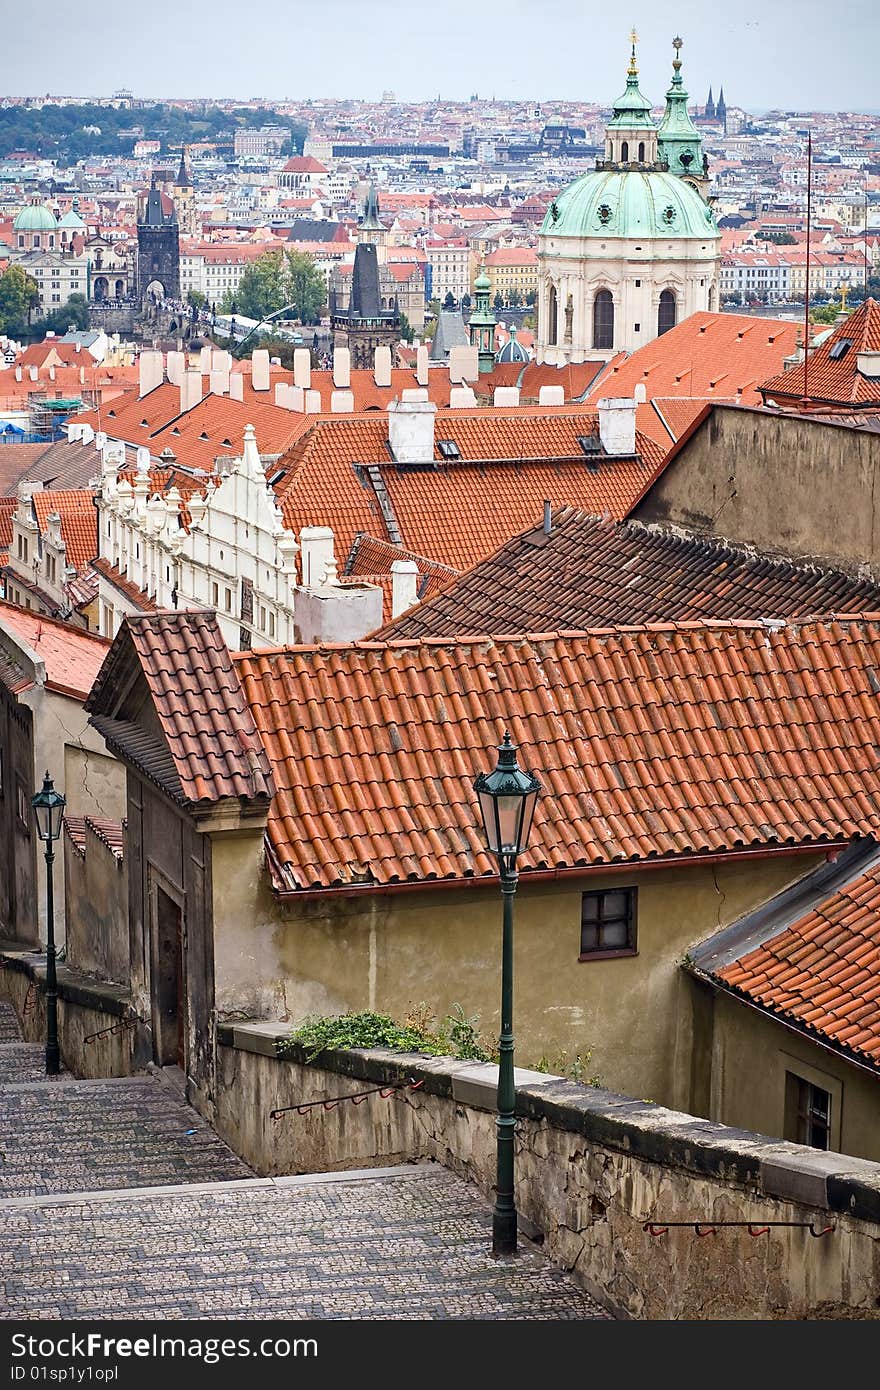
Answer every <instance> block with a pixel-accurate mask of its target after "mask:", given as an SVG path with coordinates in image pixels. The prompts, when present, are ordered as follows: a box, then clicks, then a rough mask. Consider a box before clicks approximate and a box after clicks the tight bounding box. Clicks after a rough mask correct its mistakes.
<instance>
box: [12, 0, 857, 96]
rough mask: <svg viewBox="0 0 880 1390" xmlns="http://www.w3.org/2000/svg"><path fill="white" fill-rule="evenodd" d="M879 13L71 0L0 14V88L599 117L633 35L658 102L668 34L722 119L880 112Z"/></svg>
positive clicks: (657, 5)
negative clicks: (488, 106)
mask: <svg viewBox="0 0 880 1390" xmlns="http://www.w3.org/2000/svg"><path fill="white" fill-rule="evenodd" d="M629 9H631V10H632V13H631V14H630V13H628V12H627V10H629ZM609 16H610V18H609ZM878 16H880V4H878V0H799V3H797V4H790V3H785V0H764V2H763V3H762V4H761V3H755V0H712V2H710V0H675V3H668V0H654V2H653V3H651V4H650V5H648V4H646V3H645V0H641V4H638V3H635V0H631V4H630V6H628V7H626V8H624V7H623V6H616V5H614V4H613V3H612V4H609V3H607V0H602V3H599V0H497V2H493V0H482V3H476V0H425V3H419V0H405V3H402V2H401V0H329V3H328V4H326V5H323V4H322V3H321V2H320V0H307V2H306V0H286V3H285V0H282V3H281V4H277V3H276V4H274V5H271V6H269V5H265V4H260V3H259V2H258V3H251V4H246V3H242V0H145V3H139V0H129V3H126V4H116V5H112V6H109V7H106V8H105V9H104V10H102V11H101V12H100V15H98V12H92V11H89V10H83V9H82V8H81V7H78V6H76V5H71V4H70V0H41V3H40V4H39V5H38V6H37V7H36V8H33V9H28V8H26V7H22V6H21V4H20V3H18V0H0V33H2V34H3V48H4V63H3V91H4V92H5V93H7V94H9V95H14V96H19V95H25V96H26V95H39V94H43V93H46V92H52V93H55V94H60V95H79V94H87V95H96V96H106V95H109V94H110V93H111V92H113V91H115V90H116V89H118V88H120V87H129V88H131V90H132V91H133V92H135V93H136V94H137V95H140V96H153V97H169V96H179V97H182V96H193V97H212V96H213V97H225V96H238V97H243V98H248V97H263V96H265V97H272V98H281V97H291V98H299V97H319V96H332V97H347V96H348V97H364V98H367V99H372V100H377V99H378V98H379V97H380V96H381V94H382V92H383V90H386V89H389V90H392V91H394V92H395V93H396V95H397V96H398V97H399V98H401V99H409V100H420V99H425V98H428V97H432V96H436V95H437V94H438V93H439V94H440V95H441V96H442V97H445V98H447V99H450V100H451V99H466V98H467V97H468V96H469V95H470V93H471V92H479V94H480V95H481V96H491V95H493V94H495V95H496V96H498V97H499V98H535V99H539V100H554V99H570V98H582V99H584V100H595V101H597V102H600V103H603V104H608V103H610V102H611V101H612V100H613V99H614V97H615V96H616V95H617V94H618V93H619V92H620V90H621V89H622V87H623V85H624V73H625V68H626V62H627V56H628V33H629V30H630V28H631V26H632V24H635V26H636V28H637V30H638V32H639V35H640V36H641V42H640V44H639V66H640V70H641V86H642V89H643V91H644V92H645V94H646V95H647V96H648V97H650V98H651V100H652V101H653V102H654V103H655V104H656V103H659V102H660V101H661V99H662V96H663V93H664V92H665V90H666V87H667V85H668V81H669V76H670V61H671V58H672V51H671V48H670V43H671V40H672V38H673V37H674V35H675V34H676V33H679V34H680V35H681V37H682V38H683V39H684V41H685V47H684V50H683V53H682V57H683V59H684V76H685V82H686V85H687V88H688V90H689V92H690V94H691V97H692V98H693V99H694V100H696V101H699V102H701V103H702V102H703V101H704V100H705V96H706V89H707V87H708V86H709V83H712V85H713V87H714V90H715V95H716V96H717V94H718V88H719V86H721V85H722V83H723V85H724V95H725V98H726V100H727V101H728V104H731V105H738V106H744V107H746V109H750V110H762V109H766V108H768V107H773V106H779V107H783V108H788V109H792V108H800V109H811V110H860V109H861V110H869V109H874V110H880V78H878V76H877V58H878V52H880V43H878V40H880V17H878Z"/></svg>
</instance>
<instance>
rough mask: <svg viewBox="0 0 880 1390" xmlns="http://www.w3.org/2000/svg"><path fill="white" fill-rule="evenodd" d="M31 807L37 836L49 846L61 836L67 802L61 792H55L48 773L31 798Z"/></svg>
mask: <svg viewBox="0 0 880 1390" xmlns="http://www.w3.org/2000/svg"><path fill="white" fill-rule="evenodd" d="M31 805H32V806H33V808H34V816H35V818H36V822H37V835H38V836H39V838H40V839H41V840H44V841H45V843H46V844H51V843H52V841H53V840H57V839H58V838H59V837H60V835H61V825H62V822H63V820H64V807H65V806H66V805H67V801H66V799H65V797H63V796H62V795H61V792H57V791H56V790H55V786H54V783H53V781H52V778H51V777H50V776H49V774H48V772H47V773H46V775H45V777H44V778H43V785H42V788H41V789H40V791H38V792H37V793H36V795H35V796H33V797H32V798H31Z"/></svg>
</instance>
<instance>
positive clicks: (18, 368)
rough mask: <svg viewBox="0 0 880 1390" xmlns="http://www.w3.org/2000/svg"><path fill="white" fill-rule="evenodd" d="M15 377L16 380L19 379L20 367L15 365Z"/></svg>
mask: <svg viewBox="0 0 880 1390" xmlns="http://www.w3.org/2000/svg"><path fill="white" fill-rule="evenodd" d="M15 379H16V381H21V367H16V369H15Z"/></svg>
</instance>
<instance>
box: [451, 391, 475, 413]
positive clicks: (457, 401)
mask: <svg viewBox="0 0 880 1390" xmlns="http://www.w3.org/2000/svg"><path fill="white" fill-rule="evenodd" d="M476 404H477V398H476V396H475V395H474V388H473V387H472V386H453V387H451V389H450V391H449V409H450V410H472V409H473V408H474V407H475V406H476Z"/></svg>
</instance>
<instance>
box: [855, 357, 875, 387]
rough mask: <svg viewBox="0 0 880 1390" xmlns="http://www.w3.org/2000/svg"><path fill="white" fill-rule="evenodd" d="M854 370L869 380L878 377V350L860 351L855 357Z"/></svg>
mask: <svg viewBox="0 0 880 1390" xmlns="http://www.w3.org/2000/svg"><path fill="white" fill-rule="evenodd" d="M856 370H857V371H858V372H859V374H860V375H861V376H864V377H867V378H868V380H869V381H876V380H877V378H878V377H880V352H860V353H859V354H858V356H857V357H856Z"/></svg>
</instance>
